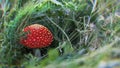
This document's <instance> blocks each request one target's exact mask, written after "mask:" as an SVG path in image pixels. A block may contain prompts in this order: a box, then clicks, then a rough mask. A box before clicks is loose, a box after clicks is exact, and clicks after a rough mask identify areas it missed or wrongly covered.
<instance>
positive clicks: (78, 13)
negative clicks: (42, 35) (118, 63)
mask: <svg viewBox="0 0 120 68" xmlns="http://www.w3.org/2000/svg"><path fill="white" fill-rule="evenodd" d="M0 5H5V6H4V7H2V8H1V7H0V18H1V19H0V45H1V47H0V54H1V55H0V64H1V65H3V66H5V67H7V66H11V67H14V65H15V66H17V67H25V68H73V67H74V68H78V67H80V68H88V67H89V68H97V67H98V66H99V64H100V62H101V61H106V63H107V61H108V60H111V59H113V58H112V57H113V54H112V53H113V52H114V49H115V50H116V49H117V48H116V47H119V46H118V45H119V36H120V35H119V34H120V33H119V31H120V28H119V24H120V22H119V14H118V15H117V14H116V10H118V6H119V4H118V3H117V0H113V1H111V0H106V1H101V0H15V1H13V0H0ZM118 13H119V12H118ZM34 23H38V24H42V25H44V26H46V27H47V28H49V29H50V31H51V32H52V33H53V36H54V41H53V42H52V44H51V45H50V46H49V47H46V48H42V49H40V50H41V52H42V53H41V55H42V56H41V57H35V55H34V52H33V49H29V48H26V47H24V46H23V45H21V44H20V43H19V40H20V37H21V36H23V35H24V33H23V32H22V29H23V28H24V27H25V26H27V25H30V24H34ZM115 55H118V53H117V54H116V52H115ZM118 59H119V57H118ZM113 60H114V59H113ZM12 65H13V66H12Z"/></svg>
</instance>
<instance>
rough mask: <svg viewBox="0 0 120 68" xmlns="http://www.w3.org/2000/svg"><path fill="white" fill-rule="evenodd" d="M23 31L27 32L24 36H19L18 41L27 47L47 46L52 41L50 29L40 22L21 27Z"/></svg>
mask: <svg viewBox="0 0 120 68" xmlns="http://www.w3.org/2000/svg"><path fill="white" fill-rule="evenodd" d="M23 32H25V33H27V34H26V36H25V37H21V38H20V43H21V44H23V45H24V46H26V47H28V48H35V49H37V48H44V47H48V46H49V45H50V44H51V43H52V41H53V35H52V33H51V32H50V30H49V29H48V28H47V27H45V26H43V25H40V24H32V25H30V26H27V27H25V28H24V29H23ZM37 52H38V50H37Z"/></svg>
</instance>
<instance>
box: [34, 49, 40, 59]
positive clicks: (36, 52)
mask: <svg viewBox="0 0 120 68" xmlns="http://www.w3.org/2000/svg"><path fill="white" fill-rule="evenodd" d="M33 52H34V55H35V57H38V58H41V51H40V49H33Z"/></svg>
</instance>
